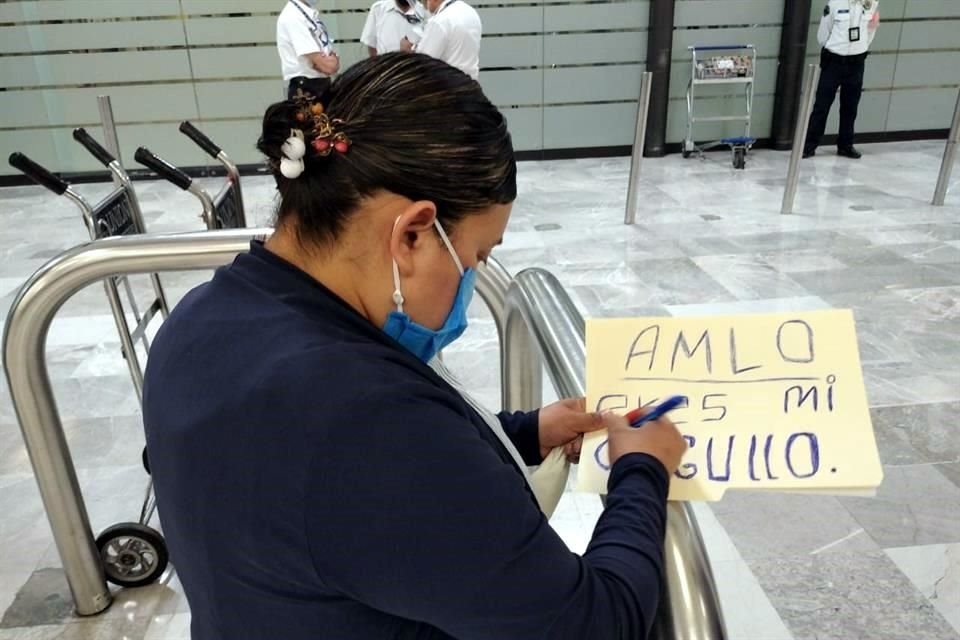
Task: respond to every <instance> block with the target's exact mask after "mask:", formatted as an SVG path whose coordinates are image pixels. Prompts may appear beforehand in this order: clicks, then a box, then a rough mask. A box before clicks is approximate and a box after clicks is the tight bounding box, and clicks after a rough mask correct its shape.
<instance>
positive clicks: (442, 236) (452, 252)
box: [433, 218, 464, 275]
mask: <svg viewBox="0 0 960 640" xmlns="http://www.w3.org/2000/svg"><path fill="white" fill-rule="evenodd" d="M433 224H434V226H435V227H436V228H437V233H439V234H440V239H441V240H443V244H445V245H446V246H447V251H449V252H450V256H451V257H452V258H453V262H454V263H455V264H456V265H457V270H458V271H459V272H460V275H463V273H464V271H463V263H461V262H460V256H458V255H457V252H456V251H455V250H454V248H453V243H452V242H450V238H448V237H447V232H446V231H444V230H443V225H441V224H440V220H438V219H437V218H434V219H433Z"/></svg>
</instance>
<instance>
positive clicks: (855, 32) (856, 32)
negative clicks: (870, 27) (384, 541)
mask: <svg viewBox="0 0 960 640" xmlns="http://www.w3.org/2000/svg"><path fill="white" fill-rule="evenodd" d="M859 40H860V27H850V42H858V41H859Z"/></svg>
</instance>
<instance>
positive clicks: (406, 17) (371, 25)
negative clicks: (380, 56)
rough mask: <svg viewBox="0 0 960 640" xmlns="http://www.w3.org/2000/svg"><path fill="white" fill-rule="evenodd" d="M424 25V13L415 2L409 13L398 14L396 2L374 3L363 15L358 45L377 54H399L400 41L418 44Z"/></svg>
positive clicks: (383, 1) (399, 12)
mask: <svg viewBox="0 0 960 640" xmlns="http://www.w3.org/2000/svg"><path fill="white" fill-rule="evenodd" d="M424 23H426V11H425V10H424V9H423V6H422V5H421V4H420V3H419V2H413V3H412V7H411V8H410V10H409V11H402V10H401V9H400V8H399V7H398V6H397V3H396V0H377V2H374V3H373V6H372V7H370V13H368V14H367V22H366V24H364V26H363V33H362V34H361V35H360V42H362V43H363V44H365V45H366V46H368V47H372V48H374V49H376V50H377V53H390V52H391V51H399V50H400V41H401V40H403V39H404V38H407V39H409V40H410V42H413V43H417V42H420V39H421V38H422V37H423V25H424Z"/></svg>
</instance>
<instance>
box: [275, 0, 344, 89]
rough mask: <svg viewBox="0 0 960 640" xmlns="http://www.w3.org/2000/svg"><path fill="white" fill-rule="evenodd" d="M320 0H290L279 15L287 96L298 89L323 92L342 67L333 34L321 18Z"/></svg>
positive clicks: (278, 24) (278, 47)
mask: <svg viewBox="0 0 960 640" xmlns="http://www.w3.org/2000/svg"><path fill="white" fill-rule="evenodd" d="M316 3H317V0H287V4H286V6H285V7H284V8H283V11H281V12H280V17H279V18H277V52H278V53H279V54H280V66H281V69H282V71H283V79H284V81H285V82H286V83H287V98H292V97H293V96H294V95H295V94H296V93H297V90H298V89H302V90H303V91H306V92H308V93H310V94H313V95H314V96H318V97H319V96H321V95H323V93H324V92H325V91H326V90H327V87H329V86H330V76H332V75H334V74H335V73H337V71H339V70H340V58H339V56H337V54H336V52H335V51H334V50H333V38H331V37H330V33H329V32H328V31H327V27H326V25H325V24H323V22H322V21H321V20H320V13H319V12H318V11H317V10H316V8H315V5H316Z"/></svg>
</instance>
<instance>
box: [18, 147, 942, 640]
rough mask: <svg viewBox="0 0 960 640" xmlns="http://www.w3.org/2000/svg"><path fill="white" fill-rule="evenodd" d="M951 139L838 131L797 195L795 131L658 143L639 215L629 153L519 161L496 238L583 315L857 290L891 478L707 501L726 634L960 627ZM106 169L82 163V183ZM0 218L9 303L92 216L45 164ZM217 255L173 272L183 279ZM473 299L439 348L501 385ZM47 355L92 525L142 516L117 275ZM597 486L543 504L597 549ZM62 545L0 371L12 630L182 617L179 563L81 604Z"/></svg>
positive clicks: (148, 624) (915, 636) (171, 226)
mask: <svg viewBox="0 0 960 640" xmlns="http://www.w3.org/2000/svg"><path fill="white" fill-rule="evenodd" d="M942 149H943V144H942V142H920V143H897V144H886V145H864V146H863V148H862V150H863V151H864V152H865V155H864V158H863V160H861V161H859V162H852V161H849V160H845V159H840V158H837V157H835V156H834V155H833V154H832V153H831V152H830V150H829V149H824V152H823V153H821V154H819V155H818V156H817V157H816V158H815V159H813V160H811V161H804V163H803V165H802V176H801V182H800V189H799V193H798V196H797V204H796V210H795V213H794V214H793V215H790V216H781V215H780V214H779V207H780V198H781V194H782V188H783V182H784V176H785V174H786V166H787V154H785V153H779V152H773V151H756V152H755V153H753V154H751V157H750V160H749V166H748V168H747V170H746V171H743V172H737V171H733V170H732V169H731V168H730V166H729V162H728V156H727V155H725V154H711V155H709V156H708V157H707V158H706V159H703V160H698V159H690V160H683V159H682V158H680V157H679V156H668V157H666V158H662V159H647V160H645V161H644V164H643V175H642V184H641V186H640V198H639V201H640V203H641V206H640V211H639V214H638V217H637V224H636V225H634V226H632V227H624V226H623V224H622V218H623V204H624V200H625V195H626V194H625V190H626V183H627V177H628V173H629V166H628V160H627V159H609V160H575V161H561V162H543V163H524V164H522V165H521V168H520V197H519V199H518V201H517V204H516V209H515V213H514V215H513V218H512V220H511V223H510V228H509V232H508V234H507V236H506V238H505V243H504V245H503V247H502V248H500V249H499V250H498V252H497V257H498V258H499V259H500V260H501V261H502V262H503V263H504V264H505V265H506V266H507V267H508V269H510V270H511V271H518V270H520V269H522V268H524V267H528V266H540V267H545V268H547V269H550V270H551V271H553V272H554V273H556V274H557V275H558V276H559V278H560V280H561V282H563V283H564V284H565V285H566V287H567V288H568V290H569V291H570V293H571V295H572V297H573V298H574V300H575V302H576V304H577V305H578V307H579V308H580V309H581V311H582V312H583V313H584V315H585V316H594V317H597V316H629V315H679V314H692V313H697V314H710V313H732V312H751V311H768V310H788V309H790V310H800V309H819V308H832V307H837V308H852V309H853V310H854V311H855V313H856V318H857V324H858V333H859V340H860V351H861V354H862V359H863V368H864V374H865V379H866V384H867V391H868V394H869V400H870V405H871V407H872V416H873V422H874V427H875V430H876V434H877V439H878V442H879V447H880V454H881V457H882V460H883V463H884V466H885V472H886V476H885V481H884V483H883V485H882V487H881V488H880V490H879V492H878V495H877V496H876V497H875V498H853V497H823V496H817V497H813V496H797V495H766V494H754V493H728V494H727V496H726V497H725V498H724V500H723V501H721V502H718V503H715V504H710V505H706V504H697V505H695V508H696V511H697V514H698V516H699V521H700V524H701V527H702V528H703V533H704V537H705V539H706V541H707V545H708V549H709V553H710V558H711V564H712V566H713V570H714V572H715V575H716V577H717V582H718V587H719V591H720V598H721V601H722V604H723V607H724V615H725V618H726V622H727V626H728V630H729V637H730V638H731V639H737V640H780V639H790V638H794V639H796V640H806V639H810V640H813V639H819V640H827V639H831V640H833V639H836V640H859V639H871V640H872V639H890V640H894V639H896V640H900V639H907V638H909V639H911V640H919V639H930V640H933V639H937V640H948V639H960V185H958V184H957V182H956V181H954V188H953V190H952V192H951V193H950V195H949V197H948V202H947V206H945V207H933V206H930V205H929V200H930V198H931V196H932V192H933V187H934V181H935V178H936V174H937V168H938V166H939V161H940V155H941V153H942ZM215 182H216V181H211V182H210V185H211V188H213V186H215ZM108 189H109V187H108V185H79V187H78V190H79V191H80V192H82V193H83V194H85V195H87V196H88V197H90V198H91V199H96V198H97V197H100V196H102V195H104V194H105V193H106V192H107V191H108ZM137 192H138V194H139V196H140V200H141V203H142V206H143V209H144V211H145V215H146V218H147V223H148V226H149V228H150V230H151V231H155V232H173V231H184V230H198V229H200V227H201V223H200V220H199V207H198V206H197V203H196V202H195V201H193V200H191V199H190V196H189V195H188V194H184V193H183V192H181V191H179V190H178V189H176V188H175V187H173V186H171V185H168V184H166V183H160V182H141V183H137ZM244 196H245V200H246V202H247V206H248V219H250V220H251V222H256V223H259V224H266V223H267V222H268V221H269V219H270V215H271V208H272V206H273V189H272V182H271V181H270V180H269V179H266V178H263V177H251V178H248V179H246V180H245V182H244ZM0 222H2V224H0V318H5V316H6V312H7V310H8V309H9V306H10V304H11V303H12V301H13V298H14V295H15V293H16V291H17V289H18V287H19V286H20V285H21V284H22V283H23V281H24V280H25V279H26V278H27V277H28V276H29V275H30V274H31V273H32V272H33V271H34V270H36V269H37V268H38V267H39V266H41V265H42V264H43V263H44V262H45V261H46V260H48V259H49V258H51V257H52V256H54V255H56V254H57V253H58V252H60V251H63V250H64V249H67V248H69V247H71V246H73V245H76V244H78V243H80V242H83V241H84V240H85V239H86V236H85V231H84V229H83V226H82V224H81V221H80V218H79V215H78V212H77V210H76V209H75V208H74V206H73V205H72V204H71V203H69V202H68V201H66V200H64V199H57V198H55V197H54V196H52V195H50V194H49V193H47V192H44V191H42V190H40V189H39V188H33V187H30V188H27V187H22V188H8V189H2V190H0ZM206 277H208V275H207V274H203V273H183V274H171V275H169V276H166V277H165V278H164V282H165V284H166V286H167V290H168V294H169V295H170V296H171V297H173V298H174V299H178V298H179V297H180V296H182V294H183V293H184V292H186V291H187V290H189V289H190V287H192V286H193V285H194V284H196V283H197V282H200V281H202V280H203V279H205V278H206ZM138 288H139V289H142V286H138ZM471 315H472V328H471V329H470V330H469V331H468V333H467V335H466V336H465V337H464V338H463V339H462V340H461V341H459V342H458V343H456V344H455V345H454V346H453V347H451V348H450V349H449V350H448V352H447V361H448V363H449V364H450V365H451V366H452V367H453V368H454V369H455V370H456V371H458V372H460V373H461V374H462V376H463V378H464V380H465V381H466V382H467V383H468V386H470V387H471V388H472V389H474V390H475V391H476V392H477V394H478V395H479V396H480V397H481V398H483V399H484V400H485V401H486V402H488V403H489V404H491V405H493V406H497V405H498V404H499V373H498V369H497V365H496V361H497V357H498V356H497V338H496V332H495V330H494V326H493V322H492V320H491V319H490V317H489V315H488V314H487V312H486V310H485V309H484V308H482V304H481V303H476V305H475V306H474V307H473V308H471ZM478 356H479V357H480V358H482V361H483V362H486V363H489V366H487V367H476V366H475V365H474V364H473V363H474V362H475V361H476V360H477V357H478ZM47 357H48V362H49V368H50V373H51V377H52V379H53V383H54V388H55V389H54V390H55V393H56V397H57V402H58V405H59V410H60V413H61V416H62V417H63V423H64V428H65V431H66V435H67V439H68V442H69V444H70V447H71V451H72V454H73V457H74V461H75V464H76V466H77V470H78V476H79V480H80V483H81V486H82V489H83V491H84V495H85V497H86V501H87V507H88V509H89V511H90V519H91V523H92V525H93V528H94V529H95V530H97V531H99V530H101V529H103V528H105V527H107V526H110V525H111V524H114V523H116V522H121V521H128V520H133V519H135V518H136V515H137V511H138V509H139V505H140V500H141V498H142V491H143V489H144V486H145V477H144V473H143V471H142V469H141V467H140V462H139V456H140V449H141V447H142V443H143V435H142V428H141V425H140V420H139V417H138V408H137V402H136V400H135V397H134V395H133V390H132V386H131V382H130V380H129V378H128V377H127V375H126V371H125V368H124V363H123V360H122V359H121V357H120V353H119V346H118V339H117V337H116V335H115V330H114V327H113V324H112V320H111V317H110V315H109V309H108V307H107V305H106V301H105V299H104V295H103V290H102V288H99V287H90V288H89V289H87V290H84V291H82V292H80V293H79V294H78V295H76V296H75V297H74V298H72V299H71V300H70V301H69V302H68V303H67V304H66V305H65V306H64V307H63V309H62V310H61V312H60V313H59V315H58V317H57V319H56V320H55V321H54V324H53V327H52V329H51V333H50V339H49V342H48V345H47ZM468 365H469V366H468ZM551 397H552V393H551V392H550V391H549V390H548V392H547V394H546V396H545V399H550V398H551ZM600 510H601V505H600V503H599V501H598V499H597V498H596V497H594V496H588V495H583V494H576V493H572V492H568V493H566V494H565V495H564V498H563V501H562V502H561V506H560V508H559V509H558V511H557V513H556V514H555V516H554V518H553V520H552V524H553V525H554V526H555V527H556V529H557V530H558V531H559V532H560V534H561V535H562V536H563V538H564V539H565V540H566V541H567V543H568V544H569V546H570V547H571V548H572V549H573V550H575V551H582V550H583V549H584V548H585V546H586V544H587V541H588V540H589V536H590V533H591V531H592V527H593V525H594V523H595V522H596V519H597V517H598V516H599V514H600ZM59 567H60V561H59V558H58V556H57V553H56V550H55V549H54V547H53V545H52V538H51V535H50V530H49V526H48V524H47V521H46V518H45V515H44V511H43V507H42V505H41V503H40V499H39V496H38V493H37V489H36V485H35V482H34V480H33V475H32V472H31V468H30V463H29V461H28V459H27V455H26V452H25V450H24V447H23V443H22V441H21V438H20V434H19V431H18V428H17V423H16V419H15V417H14V414H13V409H12V407H11V404H10V397H9V393H8V390H7V388H6V385H0V640H27V639H30V640H33V639H40V638H62V639H71V640H74V639H84V640H92V639H101V638H102V639H107V638H110V639H114V638H129V639H131V640H141V639H144V638H148V639H152V640H157V639H168V640H171V639H174V638H184V639H185V638H189V616H190V614H189V610H188V607H187V604H186V601H185V599H184V597H183V595H182V592H181V589H180V586H179V583H178V582H177V577H176V574H175V572H174V571H168V573H167V575H165V576H164V578H163V580H162V581H161V583H159V584H156V585H153V586H150V587H146V588H141V589H132V590H126V591H117V592H116V600H115V603H114V604H113V606H112V607H111V608H110V609H109V610H108V611H106V612H105V613H103V614H102V615H100V616H97V617H94V618H86V619H82V618H77V617H74V616H73V615H72V612H71V603H70V599H69V593H68V591H67V588H66V584H65V582H64V579H63V574H62V570H61V569H60V568H59Z"/></svg>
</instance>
